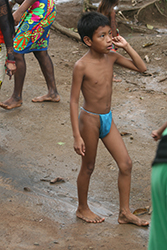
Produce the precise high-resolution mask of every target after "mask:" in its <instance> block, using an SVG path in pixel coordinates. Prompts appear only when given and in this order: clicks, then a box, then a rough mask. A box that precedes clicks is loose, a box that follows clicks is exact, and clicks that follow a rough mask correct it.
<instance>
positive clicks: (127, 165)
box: [120, 158, 132, 175]
mask: <svg viewBox="0 0 167 250" xmlns="http://www.w3.org/2000/svg"><path fill="white" fill-rule="evenodd" d="M120 171H121V173H122V174H125V175H128V174H130V173H131V171H132V160H131V159H130V158H128V159H126V161H125V162H124V163H122V164H121V166H120Z"/></svg>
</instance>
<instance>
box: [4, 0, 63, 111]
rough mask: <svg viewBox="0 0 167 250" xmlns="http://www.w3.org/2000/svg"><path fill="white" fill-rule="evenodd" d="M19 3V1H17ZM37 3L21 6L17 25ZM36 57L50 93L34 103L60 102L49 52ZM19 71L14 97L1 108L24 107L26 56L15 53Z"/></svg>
mask: <svg viewBox="0 0 167 250" xmlns="http://www.w3.org/2000/svg"><path fill="white" fill-rule="evenodd" d="M17 1H18V0H17ZM34 2H35V0H25V1H24V2H23V3H22V4H21V6H20V7H19V8H18V10H16V11H15V12H14V13H13V18H14V21H15V25H18V23H19V22H20V19H21V16H22V15H23V13H24V12H25V11H26V10H27V9H28V8H29V7H30V6H31V5H32V4H33V3H34ZM33 53H34V56H35V57H36V59H37V60H38V63H39V65H40V68H41V70H42V73H43V75H44V77H45V80H46V84H47V87H48V93H47V94H46V95H43V96H39V97H35V98H34V99H32V101H33V102H43V101H52V102H59V101H60V96H59V94H58V91H57V87H56V82H55V77H54V68H53V63H52V61H51V59H50V56H49V55H48V52H47V50H45V51H35V52H33ZM15 59H16V65H17V71H16V74H15V84H14V91H13V94H12V96H11V97H10V98H9V99H7V100H6V101H4V102H1V103H0V106H1V107H2V108H4V109H13V108H16V107H20V106H21V105H22V90H23V85H24V79H25V75H26V62H25V59H24V54H20V53H15Z"/></svg>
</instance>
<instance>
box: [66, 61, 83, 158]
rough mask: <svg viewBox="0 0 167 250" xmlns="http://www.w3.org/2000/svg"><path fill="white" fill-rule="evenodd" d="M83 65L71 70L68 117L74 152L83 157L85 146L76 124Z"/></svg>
mask: <svg viewBox="0 0 167 250" xmlns="http://www.w3.org/2000/svg"><path fill="white" fill-rule="evenodd" d="M83 68H84V67H83V65H82V63H80V62H77V63H76V64H75V66H74V70H73V79H72V86H71V97H70V117H71V125H72V131H73V137H74V150H75V151H76V153H77V154H79V155H82V156H84V155H85V144H84V141H83V139H82V137H81V135H80V131H79V122H78V108H79V95H80V90H81V85H82V81H83V76H84V75H83Z"/></svg>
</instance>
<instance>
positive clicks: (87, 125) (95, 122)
mask: <svg viewBox="0 0 167 250" xmlns="http://www.w3.org/2000/svg"><path fill="white" fill-rule="evenodd" d="M99 123H100V121H99V116H98V115H91V114H88V113H86V112H85V111H81V114H80V133H81V136H82V138H83V140H84V143H85V148H86V151H85V156H83V157H82V165H81V169H80V172H79V175H78V179H77V187H78V202H79V204H78V209H77V212H76V215H77V217H79V218H81V219H83V220H85V221H86V222H92V223H99V222H102V221H104V218H101V217H99V216H98V215H96V214H94V213H93V212H92V211H91V210H90V208H89V206H88V203H87V197H88V189H89V182H90V177H91V174H92V173H93V170H94V166H95V158H96V152H97V145H98V140H99Z"/></svg>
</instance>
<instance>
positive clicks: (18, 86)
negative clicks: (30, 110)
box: [0, 53, 26, 109]
mask: <svg viewBox="0 0 167 250" xmlns="http://www.w3.org/2000/svg"><path fill="white" fill-rule="evenodd" d="M14 56H15V60H16V67H17V68H16V73H15V76H14V91H13V94H12V96H11V97H10V98H9V99H7V100H6V101H4V102H0V107H2V108H4V109H13V108H17V107H20V106H21V105H22V90H23V84H24V78H25V74H26V63H25V59H24V54H19V53H15V54H14Z"/></svg>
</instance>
